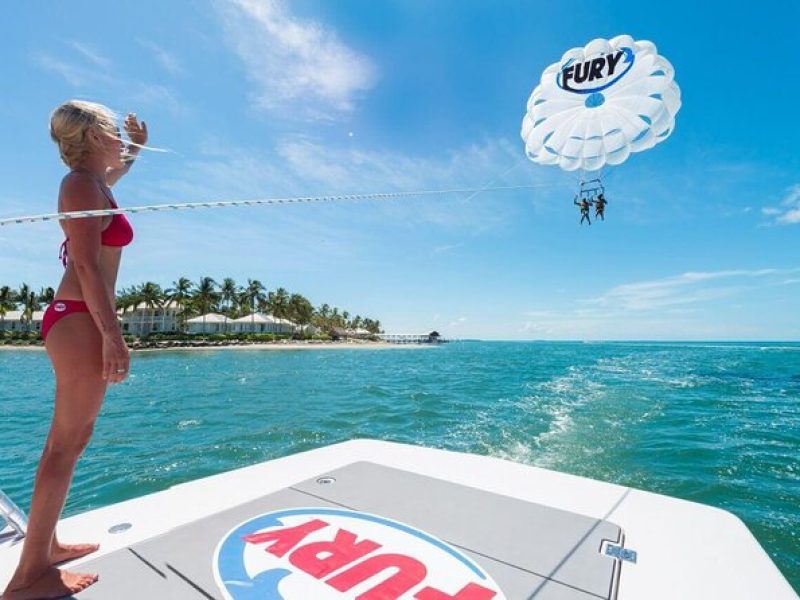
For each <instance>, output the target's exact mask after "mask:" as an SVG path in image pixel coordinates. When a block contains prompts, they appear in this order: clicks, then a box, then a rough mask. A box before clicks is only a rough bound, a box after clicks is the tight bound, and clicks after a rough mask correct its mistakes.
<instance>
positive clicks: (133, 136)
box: [106, 113, 147, 187]
mask: <svg viewBox="0 0 800 600" xmlns="http://www.w3.org/2000/svg"><path fill="white" fill-rule="evenodd" d="M125 131H126V132H127V134H128V138H130V140H131V143H130V144H128V156H127V157H126V159H125V164H124V165H123V166H122V167H120V168H118V169H109V170H108V171H106V185H107V186H108V187H111V186H113V185H114V184H115V183H117V181H119V180H120V178H121V177H122V176H123V175H125V174H126V173H127V172H128V171H130V170H131V166H132V165H133V161H135V160H136V157H137V156H138V155H139V150H140V149H141V147H142V146H144V145H145V144H146V143H147V123H145V122H144V121H142V122H141V124H139V121H137V120H136V115H135V114H134V113H128V116H127V117H125Z"/></svg>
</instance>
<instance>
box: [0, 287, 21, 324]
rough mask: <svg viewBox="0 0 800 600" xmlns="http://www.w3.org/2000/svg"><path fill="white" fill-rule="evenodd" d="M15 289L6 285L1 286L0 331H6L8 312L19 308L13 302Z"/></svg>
mask: <svg viewBox="0 0 800 600" xmlns="http://www.w3.org/2000/svg"><path fill="white" fill-rule="evenodd" d="M13 298H14V291H13V290H12V289H11V288H10V287H8V286H7V285H4V286H3V287H0V331H5V328H6V326H5V321H6V313H7V312H8V311H10V310H14V309H16V308H17V305H16V304H14V302H13Z"/></svg>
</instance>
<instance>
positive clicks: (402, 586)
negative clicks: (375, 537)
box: [325, 554, 428, 600]
mask: <svg viewBox="0 0 800 600" xmlns="http://www.w3.org/2000/svg"><path fill="white" fill-rule="evenodd" d="M386 569H398V571H397V572H396V573H395V574H394V575H392V576H391V577H389V578H388V579H386V580H384V581H383V582H381V583H379V584H378V585H376V586H375V587H373V588H371V589H369V590H367V591H366V592H364V593H363V594H361V595H359V596H358V597H357V598H356V600H398V599H399V598H400V597H401V596H402V595H403V594H405V593H406V592H408V591H409V590H410V589H411V588H413V587H414V586H415V585H418V584H419V583H421V582H422V580H423V579H425V576H426V575H427V574H428V570H427V569H426V568H425V565H423V564H422V563H421V562H419V561H418V560H416V559H413V558H411V557H410V556H404V555H402V554H379V555H378V556H373V557H371V558H368V559H367V560H365V561H363V562H360V563H358V564H357V565H355V566H353V567H351V568H349V569H348V570H347V571H344V572H343V573H339V574H338V575H335V576H334V577H331V578H330V579H328V581H326V582H325V583H327V584H328V585H329V586H331V587H332V588H334V589H335V590H339V591H340V592H346V591H347V590H349V589H351V588H354V587H355V586H357V585H358V584H359V583H363V582H365V581H366V580H367V579H370V578H371V577H373V576H375V575H377V574H379V573H381V572H383V571H385V570H386Z"/></svg>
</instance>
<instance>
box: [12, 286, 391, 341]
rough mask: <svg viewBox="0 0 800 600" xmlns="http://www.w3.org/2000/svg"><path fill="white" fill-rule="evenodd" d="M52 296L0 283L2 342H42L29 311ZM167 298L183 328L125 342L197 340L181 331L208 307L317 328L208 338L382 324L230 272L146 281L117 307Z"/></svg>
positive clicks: (151, 305) (335, 331)
mask: <svg viewBox="0 0 800 600" xmlns="http://www.w3.org/2000/svg"><path fill="white" fill-rule="evenodd" d="M54 295H55V291H54V290H53V288H50V287H48V288H43V289H41V290H40V291H39V292H35V291H34V290H33V289H31V287H30V286H29V285H28V284H25V283H23V284H22V285H21V286H20V287H19V288H18V289H13V288H11V287H9V286H7V285H4V286H2V287H0V334H1V335H0V344H14V345H26V344H32V343H33V344H35V343H40V342H41V340H40V339H39V335H38V333H37V332H35V331H31V328H32V326H31V321H32V318H33V313H34V312H35V311H39V310H42V308H43V306H44V305H46V304H49V303H50V302H52V301H53V296H54ZM170 302H172V303H173V304H174V305H175V306H176V307H177V308H178V309H179V311H180V312H179V323H178V326H179V328H180V329H181V330H182V331H180V332H169V333H167V332H160V333H151V334H149V335H147V336H144V337H143V338H141V339H139V338H138V336H131V335H126V336H125V339H126V340H127V341H128V343H129V344H131V345H137V344H140V343H146V344H149V343H158V342H168V341H191V340H194V341H196V340H197V339H198V337H199V336H200V335H201V334H189V333H185V330H186V321H187V319H191V318H192V317H196V316H200V315H205V314H207V313H210V312H215V313H219V314H222V315H225V316H226V317H228V318H229V319H231V320H233V319H238V318H241V317H244V316H247V315H253V317H254V316H255V314H256V313H266V314H271V315H272V316H274V317H276V318H280V319H287V320H289V321H292V322H293V323H296V324H297V325H299V326H301V328H304V329H305V328H307V327H308V326H313V327H314V328H315V329H316V330H317V332H318V333H317V334H316V335H313V336H312V335H310V334H308V333H295V334H293V335H292V334H277V333H261V334H255V333H238V334H237V333H220V334H210V335H209V334H206V335H202V337H203V339H204V340H206V341H209V342H220V341H235V342H272V341H280V340H282V339H288V338H291V339H299V340H303V339H305V340H330V339H331V338H337V337H339V336H340V332H341V330H348V329H349V330H355V329H364V330H366V331H368V332H370V333H371V334H373V336H374V335H375V334H378V333H380V332H381V323H380V321H378V320H374V319H370V318H367V317H362V316H361V315H355V316H353V317H351V316H350V313H349V312H348V311H346V310H341V311H340V309H339V308H337V307H331V306H330V305H329V304H321V305H320V306H318V307H315V306H314V305H313V304H312V303H311V302H310V301H309V300H308V299H307V298H306V297H305V296H303V295H302V294H297V293H289V292H288V291H287V290H286V289H285V288H282V287H279V288H277V289H276V290H274V291H268V290H267V289H266V288H265V286H264V285H263V284H262V283H261V281H259V280H258V279H248V280H247V284H246V285H243V286H240V285H237V284H236V282H235V281H234V280H233V279H231V278H229V277H226V278H225V279H223V282H222V284H221V285H220V284H218V283H217V282H216V281H215V280H214V279H212V278H211V277H201V278H200V280H199V281H198V282H197V283H194V282H192V281H191V280H189V279H188V278H186V277H181V278H179V279H177V280H176V281H174V282H172V285H171V286H170V287H168V288H166V289H163V288H162V287H161V286H160V285H159V284H157V283H154V282H152V281H147V282H145V283H142V284H139V285H134V286H131V287H129V288H126V289H122V290H119V291H118V292H117V309H118V310H119V311H122V312H123V313H125V312H127V311H132V310H134V309H135V307H137V306H139V307H141V306H142V305H144V307H146V308H147V309H152V310H154V311H155V310H159V309H162V308H164V307H165V306H166V305H167V304H168V303H170ZM17 310H19V311H22V316H21V318H20V319H19V321H18V322H20V323H21V325H22V330H21V331H20V330H18V331H4V329H7V328H8V327H7V323H6V322H5V321H6V315H7V314H8V313H9V312H11V311H17Z"/></svg>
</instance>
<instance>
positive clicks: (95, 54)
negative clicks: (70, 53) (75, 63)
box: [70, 41, 111, 69]
mask: <svg viewBox="0 0 800 600" xmlns="http://www.w3.org/2000/svg"><path fill="white" fill-rule="evenodd" d="M70 46H72V47H73V48H74V49H75V50H77V51H78V52H79V53H80V54H81V55H82V56H83V57H84V58H86V59H87V60H88V61H89V62H91V63H93V64H95V65H96V66H98V67H101V68H103V69H106V68H108V67H110V66H111V60H109V59H108V58H107V57H105V56H103V55H102V54H100V52H99V51H98V50H97V49H96V48H94V47H93V46H90V45H89V44H85V43H83V42H75V41H73V42H70Z"/></svg>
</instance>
